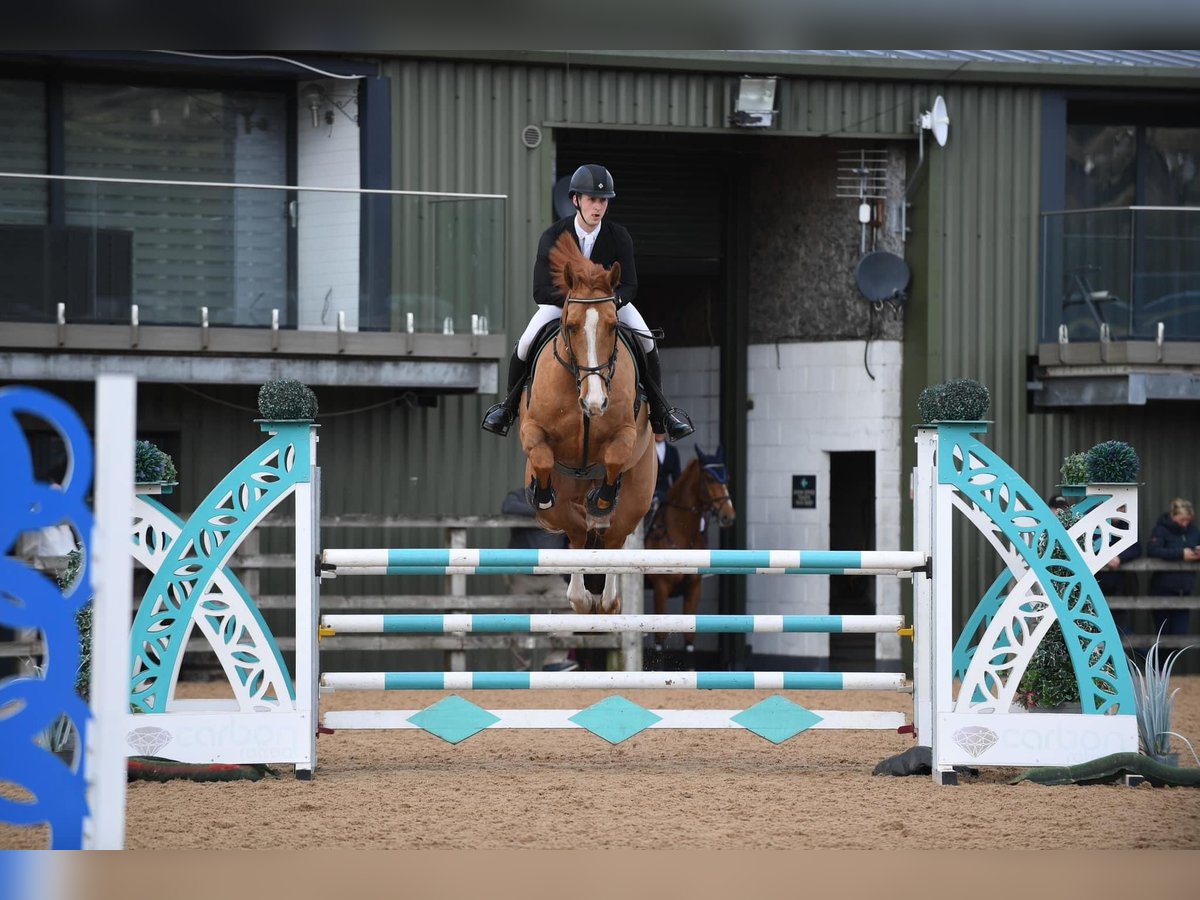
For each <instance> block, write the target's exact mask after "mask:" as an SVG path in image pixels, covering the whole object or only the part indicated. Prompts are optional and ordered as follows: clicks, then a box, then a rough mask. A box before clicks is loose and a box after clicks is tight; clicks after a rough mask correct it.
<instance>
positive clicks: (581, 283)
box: [550, 232, 621, 416]
mask: <svg viewBox="0 0 1200 900" xmlns="http://www.w3.org/2000/svg"><path fill="white" fill-rule="evenodd" d="M550 272H551V275H552V277H553V278H554V282H555V286H556V287H557V288H558V289H559V291H561V292H562V295H563V297H565V298H566V300H565V301H564V302H563V311H562V326H561V327H562V330H561V333H560V335H559V340H560V341H561V342H562V344H563V352H562V353H561V354H560V353H559V351H558V345H557V343H556V345H555V355H556V356H558V361H559V362H560V363H562V364H563V366H565V367H566V369H567V370H568V371H569V372H570V373H571V374H572V375H574V376H575V384H576V386H577V387H578V388H579V406H580V407H581V408H582V409H583V413H584V415H586V416H601V415H603V414H604V411H605V410H606V409H608V388H609V385H610V384H611V383H612V378H613V373H614V372H615V371H616V365H617V294H616V291H617V285H618V284H619V283H620V281H621V264H620V263H613V266H612V268H611V269H605V268H604V267H603V266H601V265H597V264H596V263H594V262H592V261H591V260H589V259H588V258H587V257H585V256H584V255H583V254H582V253H581V252H580V250H579V246H578V245H577V244H576V243H575V241H574V239H573V238H572V236H571V233H570V232H563V233H562V234H561V235H560V236H559V238H558V241H557V242H556V243H555V245H554V246H553V247H552V248H551V249H550Z"/></svg>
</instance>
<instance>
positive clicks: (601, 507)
mask: <svg viewBox="0 0 1200 900" xmlns="http://www.w3.org/2000/svg"><path fill="white" fill-rule="evenodd" d="M620 492H621V476H620V475H618V476H617V480H616V481H615V482H613V483H612V484H608V483H607V482H605V483H604V484H602V485H600V486H599V487H594V488H592V489H591V490H590V491H588V493H587V511H588V515H590V516H594V517H596V518H597V519H607V518H609V517H610V516H611V515H612V511H613V510H614V509H615V508H616V506H617V495H618V494H619V493H620Z"/></svg>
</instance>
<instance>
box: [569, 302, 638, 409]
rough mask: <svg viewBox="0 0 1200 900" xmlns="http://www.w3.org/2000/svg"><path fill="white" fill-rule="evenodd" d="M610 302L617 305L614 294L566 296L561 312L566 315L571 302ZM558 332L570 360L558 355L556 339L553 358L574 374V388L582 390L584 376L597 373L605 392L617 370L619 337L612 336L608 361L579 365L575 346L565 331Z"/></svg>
mask: <svg viewBox="0 0 1200 900" xmlns="http://www.w3.org/2000/svg"><path fill="white" fill-rule="evenodd" d="M610 302H611V303H612V304H613V306H614V308H615V307H616V305H617V297H616V295H615V294H613V295H611V296H608V297H593V298H591V299H587V300H583V299H579V298H576V297H568V298H567V299H566V301H564V303H563V314H564V315H566V311H567V305H568V304H571V303H610ZM559 333H560V334H562V337H563V343H565V344H566V345H567V351H568V352H569V353H570V355H571V361H570V362H567V361H566V360H565V359H563V358H562V357H561V356H559V355H558V341H555V342H554V346H553V350H554V358H555V359H556V360H558V364H559V365H560V366H562V367H563V368H564V369H566V370H567V371H568V372H570V373H571V375H572V376H574V378H575V388H576V390H580V391H582V390H583V380H584V379H585V378H587V377H588V376H589V375H599V376H600V380H601V381H603V382H604V390H605V393H607V392H608V389H609V387H610V386H611V385H612V380H613V375H615V374H616V371H617V346H618V345H619V344H620V343H621V341H620V339H619V338H614V340H613V349H612V355H610V356H609V357H608V362H603V363H601V364H600V365H598V366H584V365H580V363H579V358H578V357H577V356H576V355H575V348H574V347H572V346H571V340H570V338H568V337H567V335H566V334H565V332H563V331H562V329H560V331H559Z"/></svg>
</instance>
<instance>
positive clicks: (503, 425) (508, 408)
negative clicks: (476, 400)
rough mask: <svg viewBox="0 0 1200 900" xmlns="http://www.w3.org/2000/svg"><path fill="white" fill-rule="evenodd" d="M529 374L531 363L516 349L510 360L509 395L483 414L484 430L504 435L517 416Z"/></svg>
mask: <svg viewBox="0 0 1200 900" xmlns="http://www.w3.org/2000/svg"><path fill="white" fill-rule="evenodd" d="M528 374H529V363H527V362H526V361H525V360H523V359H521V357H519V356H517V351H516V350H515V349H514V350H513V353H512V359H510V360H509V361H508V396H507V397H505V398H504V401H503V402H502V403H496V404H494V405H493V406H492V407H491V409H489V410H488V411H487V412H486V413H485V414H484V416H483V430H484V431H490V432H492V434H498V435H500V436H501V437H504V436H505V435H506V434H508V429H510V428H511V427H512V423H513V422H515V421H516V418H517V407H518V406H519V405H520V403H521V391H522V390H523V389H524V387H525V376H526V375H528Z"/></svg>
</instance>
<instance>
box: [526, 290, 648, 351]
mask: <svg viewBox="0 0 1200 900" xmlns="http://www.w3.org/2000/svg"><path fill="white" fill-rule="evenodd" d="M561 317H562V307H559V306H551V305H550V304H538V308H537V312H535V313H534V314H533V318H532V319H530V320H529V324H528V325H527V326H526V327H525V331H524V332H523V333H522V334H521V338H520V340H518V341H517V356H518V357H519V358H520V359H522V360H525V361H528V360H529V348H530V347H531V346H532V345H533V339H534V338H535V337H537V334H538V332H539V331H541V330H542V328H544V327H545V326H546V325H547V324H548V323H549V322H553V321H554V320H555V319H558V318H561ZM617 318H618V319H619V320H620V321H621V322H622V323H623V324H625V325H628V326H629V327H630V328H632V329H633V330H634V331H636V332H638V333H639V334H640V335H642V337H641V341H642V349H643V350H645V351H646V352H647V353H650V352H651V351H652V350H653V349H654V339H653V338H649V337H645V336H644V335H645V334H646V333H647V332H649V331H650V328H649V327H648V326H647V325H646V320H645V319H643V318H642V314H641V313H640V312H638V310H637V307H636V306H634V305H633V304H632V303H626V304H625V305H624V306H622V307H621V308H620V309H619V310H617Z"/></svg>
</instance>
